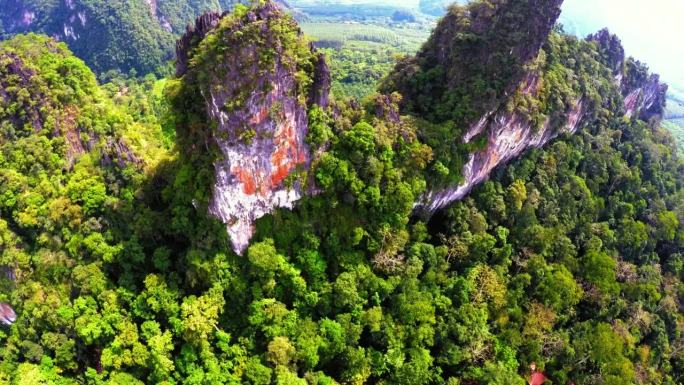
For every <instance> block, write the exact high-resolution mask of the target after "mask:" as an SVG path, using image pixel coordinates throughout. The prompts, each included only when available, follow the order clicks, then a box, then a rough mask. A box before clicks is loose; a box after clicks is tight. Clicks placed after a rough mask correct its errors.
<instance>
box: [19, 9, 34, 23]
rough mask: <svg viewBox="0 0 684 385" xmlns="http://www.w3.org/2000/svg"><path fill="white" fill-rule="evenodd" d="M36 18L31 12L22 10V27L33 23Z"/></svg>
mask: <svg viewBox="0 0 684 385" xmlns="http://www.w3.org/2000/svg"><path fill="white" fill-rule="evenodd" d="M35 18H36V13H35V12H33V11H29V10H28V9H25V10H24V14H23V15H22V19H21V23H22V24H23V25H24V26H29V25H31V23H33V20H34V19H35Z"/></svg>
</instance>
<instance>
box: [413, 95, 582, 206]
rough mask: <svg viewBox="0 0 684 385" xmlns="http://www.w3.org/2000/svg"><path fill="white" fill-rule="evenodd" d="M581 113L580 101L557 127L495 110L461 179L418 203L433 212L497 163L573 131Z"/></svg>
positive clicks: (481, 178)
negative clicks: (484, 144) (482, 144)
mask: <svg viewBox="0 0 684 385" xmlns="http://www.w3.org/2000/svg"><path fill="white" fill-rule="evenodd" d="M584 113H585V110H584V102H583V101H579V102H577V103H575V106H574V107H573V109H572V110H571V111H570V112H569V113H568V118H567V122H566V124H565V125H564V126H563V127H561V128H560V129H555V128H554V127H552V126H551V123H550V121H548V120H547V121H546V122H545V123H544V125H543V126H542V127H541V128H534V127H533V126H532V124H530V122H529V121H528V120H527V119H526V118H525V117H524V116H522V115H520V114H518V113H506V112H504V113H500V114H497V115H496V116H495V117H494V119H493V121H492V123H491V124H489V126H488V130H489V131H488V132H489V134H488V143H487V147H486V148H485V149H484V150H482V151H480V152H477V153H473V154H470V159H469V161H468V163H467V164H466V165H465V166H464V167H463V177H464V179H465V181H464V182H463V183H462V184H460V185H458V186H456V187H453V188H447V189H444V190H440V191H431V192H429V193H428V194H426V196H425V197H423V199H422V202H424V203H423V204H421V205H419V206H420V207H421V209H423V210H426V211H428V212H435V211H437V210H439V209H441V208H444V207H446V206H448V205H449V204H450V203H452V202H455V201H457V200H460V199H463V198H464V197H465V196H466V195H467V194H468V193H470V191H471V190H472V189H473V188H474V187H475V186H477V185H478V184H480V183H482V182H484V181H486V180H487V179H488V178H489V174H490V173H491V172H492V170H494V168H496V167H497V166H499V165H501V164H506V163H508V162H509V161H510V160H512V159H514V158H516V157H517V156H519V155H521V154H522V153H523V152H524V151H525V150H527V149H530V148H539V147H542V146H543V145H545V144H546V143H548V142H549V141H550V140H551V139H553V138H555V137H557V136H558V135H560V134H563V133H574V132H575V131H576V130H577V128H578V126H579V122H580V120H581V118H582V116H583V115H584Z"/></svg>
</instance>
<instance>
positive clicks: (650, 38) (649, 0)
mask: <svg viewBox="0 0 684 385" xmlns="http://www.w3.org/2000/svg"><path fill="white" fill-rule="evenodd" d="M561 18H562V20H561V21H562V22H563V23H564V24H569V25H568V28H566V30H568V32H570V30H572V29H575V30H578V32H579V33H581V34H586V33H589V32H592V31H594V30H597V29H599V28H601V27H604V26H605V27H608V28H609V29H610V30H611V31H612V32H613V33H615V34H617V35H618V36H619V37H620V38H621V39H622V43H623V45H624V46H625V50H626V51H627V54H628V55H631V56H634V57H635V58H637V59H639V60H641V61H642V62H645V63H647V64H648V65H649V66H650V67H651V69H652V70H653V71H654V72H658V73H660V74H661V76H662V77H663V78H664V80H665V81H667V82H669V83H671V84H672V85H673V86H677V88H680V89H684V0H646V1H645V0H565V3H564V5H563V16H561Z"/></svg>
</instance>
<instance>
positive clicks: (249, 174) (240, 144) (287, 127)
mask: <svg viewBox="0 0 684 385" xmlns="http://www.w3.org/2000/svg"><path fill="white" fill-rule="evenodd" d="M276 67H277V68H276V71H275V72H274V74H273V77H272V78H271V76H269V77H268V78H267V79H263V80H264V81H266V82H268V83H269V88H270V91H268V92H267V93H265V94H264V93H263V92H262V91H259V90H260V89H261V87H257V88H256V89H255V90H254V91H253V92H252V94H251V96H250V97H249V98H248V100H247V102H246V103H245V106H244V108H241V109H239V110H238V111H232V112H226V111H225V109H224V108H223V106H224V105H225V104H226V103H227V102H229V101H230V92H226V90H225V89H222V88H221V87H219V88H217V89H213V90H211V91H210V92H209V95H207V96H205V100H206V102H207V110H208V112H209V115H210V117H211V118H212V119H213V120H215V121H216V122H218V129H217V131H218V134H217V135H216V142H217V144H218V146H219V148H220V149H221V151H222V153H223V157H222V159H221V160H220V161H218V162H217V163H216V164H215V165H214V166H215V178H216V182H215V185H214V186H213V194H212V200H211V202H210V206H209V212H210V213H211V214H213V215H214V216H216V217H217V218H219V219H220V220H221V221H222V222H223V223H225V224H226V227H227V230H228V235H229V237H230V240H231V242H232V244H233V249H234V250H235V252H237V253H238V254H242V253H243V252H244V250H245V249H246V248H247V246H248V245H249V240H250V239H251V237H252V235H253V233H254V221H256V220H257V219H259V218H261V217H263V216H264V215H266V214H268V213H271V212H272V211H273V210H274V209H276V208H288V209H291V208H292V207H293V206H294V203H295V202H296V201H298V200H299V199H300V198H301V197H302V195H303V193H302V187H301V186H300V185H299V183H293V185H292V186H291V187H287V186H286V185H285V183H284V181H285V179H286V178H287V177H288V176H289V175H290V174H291V173H292V172H293V171H295V170H296V169H297V167H299V166H300V165H301V166H308V163H309V161H310V158H309V157H310V155H309V149H308V147H307V145H306V143H305V138H306V134H307V132H308V122H307V116H306V108H305V106H303V105H302V104H301V103H300V102H299V100H298V98H297V95H295V93H294V92H292V91H293V90H294V89H295V79H294V74H293V73H291V72H290V71H289V70H287V69H286V68H285V66H283V65H282V64H281V63H278V64H277V66H276ZM240 130H253V132H252V134H253V137H252V138H251V139H249V140H246V139H244V138H241V137H240V133H239V131H240Z"/></svg>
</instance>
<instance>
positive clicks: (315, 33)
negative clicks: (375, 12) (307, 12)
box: [301, 22, 430, 53]
mask: <svg viewBox="0 0 684 385" xmlns="http://www.w3.org/2000/svg"><path fill="white" fill-rule="evenodd" d="M301 26H302V29H303V30H304V33H306V34H307V35H309V36H310V37H311V38H312V39H313V40H314V41H317V42H320V43H321V44H320V45H321V46H329V47H333V48H341V47H342V46H344V45H347V44H350V43H352V44H353V43H356V44H357V46H358V43H366V48H387V46H389V47H392V48H395V49H397V50H399V51H402V52H405V53H411V52H415V51H417V50H418V48H419V47H420V45H421V44H422V43H423V42H424V41H425V40H427V37H428V35H429V33H430V27H429V26H428V25H416V26H413V25H407V24H402V25H401V26H397V27H393V26H381V25H377V24H362V23H331V22H316V23H302V25H301ZM373 43H375V44H373ZM362 48H363V47H362Z"/></svg>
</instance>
